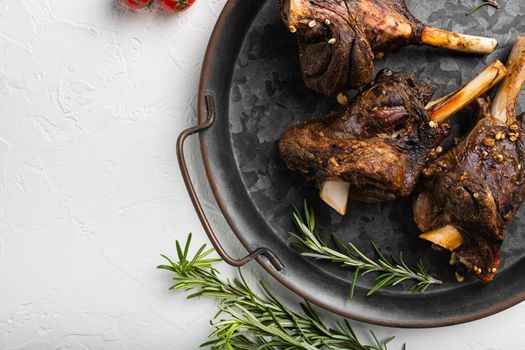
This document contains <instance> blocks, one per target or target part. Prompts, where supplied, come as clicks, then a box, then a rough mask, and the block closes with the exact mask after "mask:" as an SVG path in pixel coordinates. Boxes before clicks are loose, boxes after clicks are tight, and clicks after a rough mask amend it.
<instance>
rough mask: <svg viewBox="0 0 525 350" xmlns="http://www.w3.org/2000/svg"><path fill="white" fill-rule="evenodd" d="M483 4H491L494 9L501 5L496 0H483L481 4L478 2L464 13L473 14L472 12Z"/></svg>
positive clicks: (483, 5)
mask: <svg viewBox="0 0 525 350" xmlns="http://www.w3.org/2000/svg"><path fill="white" fill-rule="evenodd" d="M485 6H492V7H494V8H496V9H499V8H501V5H500V4H499V3H498V2H497V1H496V0H486V1H483V2H482V3H481V4H479V5H478V6H476V7H474V8H473V9H472V10H470V11H469V12H467V13H466V14H465V15H466V16H470V15H471V14H473V13H474V12H476V11H477V10H479V9H481V8H482V7H485Z"/></svg>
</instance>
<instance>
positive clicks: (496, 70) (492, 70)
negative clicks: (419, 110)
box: [427, 60, 507, 123]
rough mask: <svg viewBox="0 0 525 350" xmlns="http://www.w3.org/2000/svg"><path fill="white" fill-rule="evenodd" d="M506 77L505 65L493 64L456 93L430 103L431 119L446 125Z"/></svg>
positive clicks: (497, 62)
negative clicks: (455, 115)
mask: <svg viewBox="0 0 525 350" xmlns="http://www.w3.org/2000/svg"><path fill="white" fill-rule="evenodd" d="M506 76H507V69H506V68H505V66H504V65H503V63H501V61H499V60H496V61H494V62H492V63H491V64H490V65H489V66H488V67H487V68H486V69H485V70H484V71H483V72H481V73H480V74H479V75H478V76H477V77H476V78H474V79H473V80H472V81H471V82H469V83H468V84H467V85H465V86H464V87H463V88H461V89H460V90H459V91H457V92H456V93H454V94H452V95H450V96H445V97H444V98H442V99H439V100H437V101H436V102H434V103H430V104H429V105H428V106H427V108H428V112H429V117H430V119H431V120H433V121H435V122H436V123H444V122H445V121H447V120H448V119H450V118H451V117H452V116H453V115H454V114H456V113H457V112H459V111H460V110H462V109H463V108H465V107H467V106H468V105H469V104H471V103H472V102H474V101H475V100H476V99H477V98H478V97H480V96H482V95H484V94H485V93H486V92H487V91H489V90H490V89H492V88H493V87H494V86H496V85H497V84H498V83H499V82H500V81H501V80H503V79H504V78H505V77H506Z"/></svg>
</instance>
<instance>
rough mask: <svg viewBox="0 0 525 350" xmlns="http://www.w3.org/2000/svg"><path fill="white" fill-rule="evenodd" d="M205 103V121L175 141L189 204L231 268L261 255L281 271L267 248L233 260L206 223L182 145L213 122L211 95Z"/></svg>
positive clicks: (206, 98)
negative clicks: (189, 200)
mask: <svg viewBox="0 0 525 350" xmlns="http://www.w3.org/2000/svg"><path fill="white" fill-rule="evenodd" d="M205 101H206V121H205V122H204V123H202V124H197V125H196V126H194V127H191V128H189V129H186V130H184V131H183V132H182V133H181V134H180V135H179V138H178V139H177V159H178V161H179V167H180V171H181V174H182V178H183V180H184V184H185V185H186V189H187V190H188V194H189V196H190V199H191V202H192V204H193V207H194V208H195V211H196V212H197V216H198V217H199V220H200V222H201V224H202V227H203V228H204V231H205V232H206V235H208V238H209V239H210V242H211V244H212V245H213V247H214V248H215V250H216V251H217V253H218V254H219V255H220V256H221V258H222V259H223V260H224V261H225V262H226V263H228V264H229V265H232V266H237V267H240V266H244V265H246V264H247V263H249V262H250V261H252V260H254V259H256V258H257V257H258V256H260V255H262V256H265V257H266V258H267V259H268V260H269V261H270V263H271V264H272V265H273V267H274V268H275V269H276V270H277V271H282V270H283V269H284V265H283V263H282V262H281V261H280V260H279V258H278V257H277V256H276V255H275V254H274V253H273V252H272V251H271V250H270V249H268V248H264V247H261V248H257V249H255V250H254V251H252V252H250V253H249V254H248V255H247V256H245V257H244V258H241V259H235V258H232V257H231V256H230V255H229V254H228V253H227V252H226V251H225V250H224V248H223V247H222V245H221V243H220V242H219V240H218V238H217V235H216V234H215V232H214V231H213V229H212V227H211V226H210V223H209V221H208V218H207V217H206V214H205V213H204V210H203V209H202V205H201V203H200V201H199V198H198V197H197V193H196V192H195V187H194V186H193V182H192V181H191V177H190V174H189V171H188V166H187V163H186V158H185V156H184V143H185V141H186V139H187V138H188V136H191V135H193V134H196V133H200V132H202V131H204V130H206V129H208V128H210V127H211V126H212V125H213V123H214V122H215V114H216V113H215V100H214V97H213V94H211V93H210V94H207V95H206V96H205Z"/></svg>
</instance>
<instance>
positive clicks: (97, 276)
mask: <svg viewBox="0 0 525 350" xmlns="http://www.w3.org/2000/svg"><path fill="white" fill-rule="evenodd" d="M246 1H249V0H246ZM224 2H225V1H224V0H199V1H198V2H197V4H196V5H195V6H194V7H193V8H192V9H191V10H190V11H188V12H186V13H184V14H182V15H180V16H174V17H162V16H159V15H155V14H150V13H141V14H133V13H130V12H121V11H117V10H115V9H113V7H112V4H111V1H110V0H91V1H72V0H38V1H37V0H18V1H13V0H0V349H31V350H41V349H44V350H45V349H155V350H162V349H174V350H179V349H180V350H192V349H197V348H198V344H199V343H201V342H202V341H204V340H205V337H206V336H207V334H208V333H209V331H210V327H209V324H208V320H209V318H210V317H211V316H212V314H213V310H214V304H213V302H211V301H208V300H195V301H191V302H188V301H185V300H184V298H183V295H178V294H176V293H172V292H168V291H167V288H168V287H169V285H170V281H169V277H170V276H169V274H167V273H163V272H161V271H157V270H155V266H156V265H157V264H158V263H160V262H161V259H160V257H159V253H161V252H164V253H168V254H171V255H173V253H174V249H173V243H174V241H175V239H176V238H183V237H184V236H185V235H186V234H187V232H190V231H192V230H193V232H194V233H195V236H196V241H197V242H199V243H202V242H204V241H205V236H204V234H203V232H202V230H201V228H200V226H199V224H198V222H197V219H196V216H195V214H194V212H193V210H192V208H191V206H190V203H189V200H188V198H187V195H186V192H185V190H184V188H183V185H182V181H181V178H180V175H179V172H178V168H177V165H176V159H175V152H174V149H175V138H176V136H177V134H178V133H179V132H180V131H181V130H182V129H183V128H185V127H187V126H190V125H191V124H192V123H193V120H194V101H195V94H196V89H197V81H198V76H199V70H200V65H201V59H202V57H203V54H204V50H205V46H206V43H207V39H208V37H209V34H210V32H211V29H212V26H213V23H214V21H215V19H216V17H217V16H218V14H219V12H220V10H221V8H222V6H223V5H224ZM192 142H193V141H192ZM188 151H189V152H190V153H191V152H192V151H193V152H196V148H195V143H194V142H193V143H191V144H190V148H189V150H188ZM190 158H191V168H192V172H193V173H194V175H195V178H196V181H197V182H198V183H200V184H204V183H205V179H204V177H203V176H202V168H201V165H200V163H199V161H198V159H199V157H198V155H196V156H195V157H190ZM200 192H201V194H202V196H203V197H204V202H205V207H206V208H207V210H208V212H210V213H211V216H212V222H213V223H214V224H215V226H216V227H218V228H219V230H220V231H223V232H224V234H223V237H224V239H225V241H226V242H227V245H228V246H229V249H230V250H231V251H232V252H234V254H239V255H240V254H242V253H243V252H242V249H241V248H240V247H239V246H238V245H237V244H235V243H234V242H233V239H231V238H230V235H229V232H228V230H227V228H226V227H225V225H224V223H223V222H222V221H221V219H220V215H219V214H218V213H217V211H216V209H215V204H214V202H213V199H212V197H211V196H210V194H209V191H208V189H207V188H206V187H204V186H202V187H201V188H200ZM221 267H222V270H223V271H225V272H226V273H228V274H233V273H234V271H233V270H232V269H231V268H229V267H226V266H221ZM249 269H250V271H252V272H253V275H255V276H258V277H259V278H265V277H264V274H262V273H261V271H260V270H259V268H258V267H256V266H251V267H250V268H249ZM268 282H269V283H270V284H272V282H271V281H268ZM274 289H275V290H276V291H277V292H278V294H280V295H281V296H282V297H283V298H287V299H289V300H290V301H295V298H294V297H293V296H291V295H290V294H289V293H288V292H287V291H285V290H283V289H282V288H281V287H279V286H275V285H274ZM327 317H328V316H327ZM356 327H357V328H358V329H359V330H361V331H362V332H363V333H364V334H365V335H364V337H365V339H367V335H366V333H365V331H366V330H367V329H369V328H373V329H374V330H375V331H376V332H377V333H378V334H379V335H381V336H388V335H396V337H397V340H396V342H395V343H394V344H393V346H392V349H399V348H400V346H401V344H402V343H403V342H405V341H406V342H407V343H408V345H409V348H410V349H445V348H448V349H458V350H463V349H505V350H512V349H524V348H525V345H524V344H525V305H523V304H522V305H520V306H517V307H514V308H513V309H511V310H508V311H506V312H503V313H501V314H499V315H497V316H494V317H491V318H488V319H485V320H482V321H478V322H474V323H471V324H468V325H462V326H457V327H450V328H446V329H436V330H395V329H385V328H378V327H372V326H368V325H359V324H357V325H356Z"/></svg>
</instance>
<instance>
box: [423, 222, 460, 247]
mask: <svg viewBox="0 0 525 350" xmlns="http://www.w3.org/2000/svg"><path fill="white" fill-rule="evenodd" d="M419 237H420V238H422V239H424V240H426V241H429V242H432V243H434V244H437V245H438V246H440V247H442V248H445V249H448V250H450V251H454V250H456V249H458V248H459V247H461V245H462V244H463V236H462V235H461V233H460V232H459V231H458V230H457V229H456V228H455V227H454V226H452V225H447V226H444V227H442V228H439V229H437V230H433V231H430V232H427V233H424V234H422V235H421V236H419Z"/></svg>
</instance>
